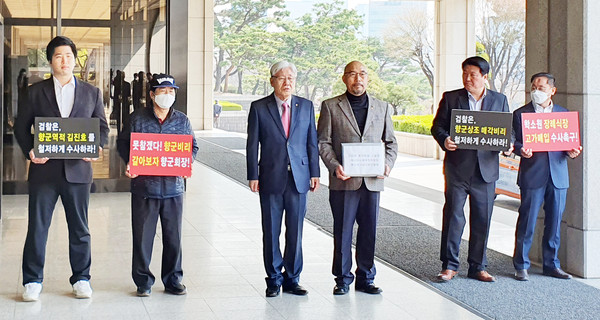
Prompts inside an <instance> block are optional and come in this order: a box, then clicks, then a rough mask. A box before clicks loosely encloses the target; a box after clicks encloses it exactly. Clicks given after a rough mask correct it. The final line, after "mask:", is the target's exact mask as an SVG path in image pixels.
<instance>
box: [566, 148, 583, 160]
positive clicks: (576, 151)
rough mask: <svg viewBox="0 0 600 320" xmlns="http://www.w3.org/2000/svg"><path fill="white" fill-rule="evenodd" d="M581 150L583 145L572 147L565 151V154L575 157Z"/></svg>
mask: <svg viewBox="0 0 600 320" xmlns="http://www.w3.org/2000/svg"><path fill="white" fill-rule="evenodd" d="M581 150H583V147H582V146H579V148H573V149H572V150H570V151H567V154H568V155H569V157H570V158H571V159H575V158H577V157H578V156H579V155H580V154H581Z"/></svg>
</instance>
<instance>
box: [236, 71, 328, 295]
mask: <svg viewBox="0 0 600 320" xmlns="http://www.w3.org/2000/svg"><path fill="white" fill-rule="evenodd" d="M296 74H297V71H296V67H295V66H294V65H293V64H292V63H289V62H287V61H281V62H278V63H276V64H274V65H273V66H272V67H271V86H272V87H273V93H272V94H271V95H269V96H267V97H265V98H262V99H260V100H257V101H254V102H252V104H251V106H250V112H249V115H248V140H247V145H246V164H247V170H248V185H249V186H250V190H252V191H253V192H258V194H259V196H260V207H261V214H262V230H263V258H264V264H265V271H266V273H267V277H266V278H265V280H266V282H267V289H266V296H267V297H276V296H278V295H279V291H280V288H281V286H283V291H284V292H289V293H291V294H295V295H306V294H307V293H308V291H307V290H306V289H304V288H303V287H302V286H301V285H300V284H299V279H300V272H301V271H302V226H303V222H304V216H305V214H306V194H307V192H308V190H311V191H316V190H317V188H318V187H319V151H318V148H317V131H316V128H315V111H314V107H313V103H312V102H311V101H309V100H306V99H303V98H300V97H297V96H295V95H293V93H294V88H295V83H296ZM259 150H260V158H259ZM284 211H285V229H286V230H285V249H284V253H283V256H282V255H281V250H280V248H279V234H280V233H281V222H282V220H283V212H284ZM282 270H284V271H282Z"/></svg>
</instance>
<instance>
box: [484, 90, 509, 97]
mask: <svg viewBox="0 0 600 320" xmlns="http://www.w3.org/2000/svg"><path fill="white" fill-rule="evenodd" d="M486 91H487V93H486V94H489V95H490V96H491V97H496V98H505V99H506V96H505V95H504V93H500V92H496V91H494V90H490V89H486Z"/></svg>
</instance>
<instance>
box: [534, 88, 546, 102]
mask: <svg viewBox="0 0 600 320" xmlns="http://www.w3.org/2000/svg"><path fill="white" fill-rule="evenodd" d="M546 100H548V94H547V93H545V92H544V91H540V90H533V91H531V101H533V103H535V104H537V105H541V104H542V103H544V102H546Z"/></svg>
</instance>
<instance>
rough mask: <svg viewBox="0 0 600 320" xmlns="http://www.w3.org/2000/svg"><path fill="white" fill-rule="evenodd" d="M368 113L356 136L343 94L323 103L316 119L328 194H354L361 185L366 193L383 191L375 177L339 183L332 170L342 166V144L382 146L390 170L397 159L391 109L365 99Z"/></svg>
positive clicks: (355, 128)
mask: <svg viewBox="0 0 600 320" xmlns="http://www.w3.org/2000/svg"><path fill="white" fill-rule="evenodd" d="M368 99H369V109H368V111H367V120H366V121H365V128H364V130H363V132H362V133H361V132H360V128H359V127H358V123H357V122H356V118H355V117H354V112H353V111H352V107H351V106H350V102H349V101H348V98H347V97H346V94H345V93H344V94H342V95H339V96H337V97H333V98H331V99H327V100H325V101H323V103H322V104H321V114H320V115H319V126H318V129H317V132H318V134H319V151H320V153H321V159H323V163H325V166H327V169H329V189H330V190H358V188H360V186H361V185H362V183H363V181H364V183H365V186H366V187H367V189H368V190H370V191H383V188H384V180H385V179H378V178H375V177H367V178H362V177H354V178H350V179H348V180H346V181H342V180H340V179H338V178H337V176H336V175H335V169H336V168H337V167H338V166H339V165H340V164H342V143H351V142H354V143H359V142H365V143H373V142H383V143H384V144H385V164H387V165H388V166H389V167H390V169H392V168H394V163H395V161H396V156H397V155H398V144H397V143H396V136H395V134H394V124H393V123H392V108H391V107H390V106H389V105H388V104H387V103H386V102H383V101H381V100H378V99H375V98H373V97H371V95H368Z"/></svg>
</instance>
